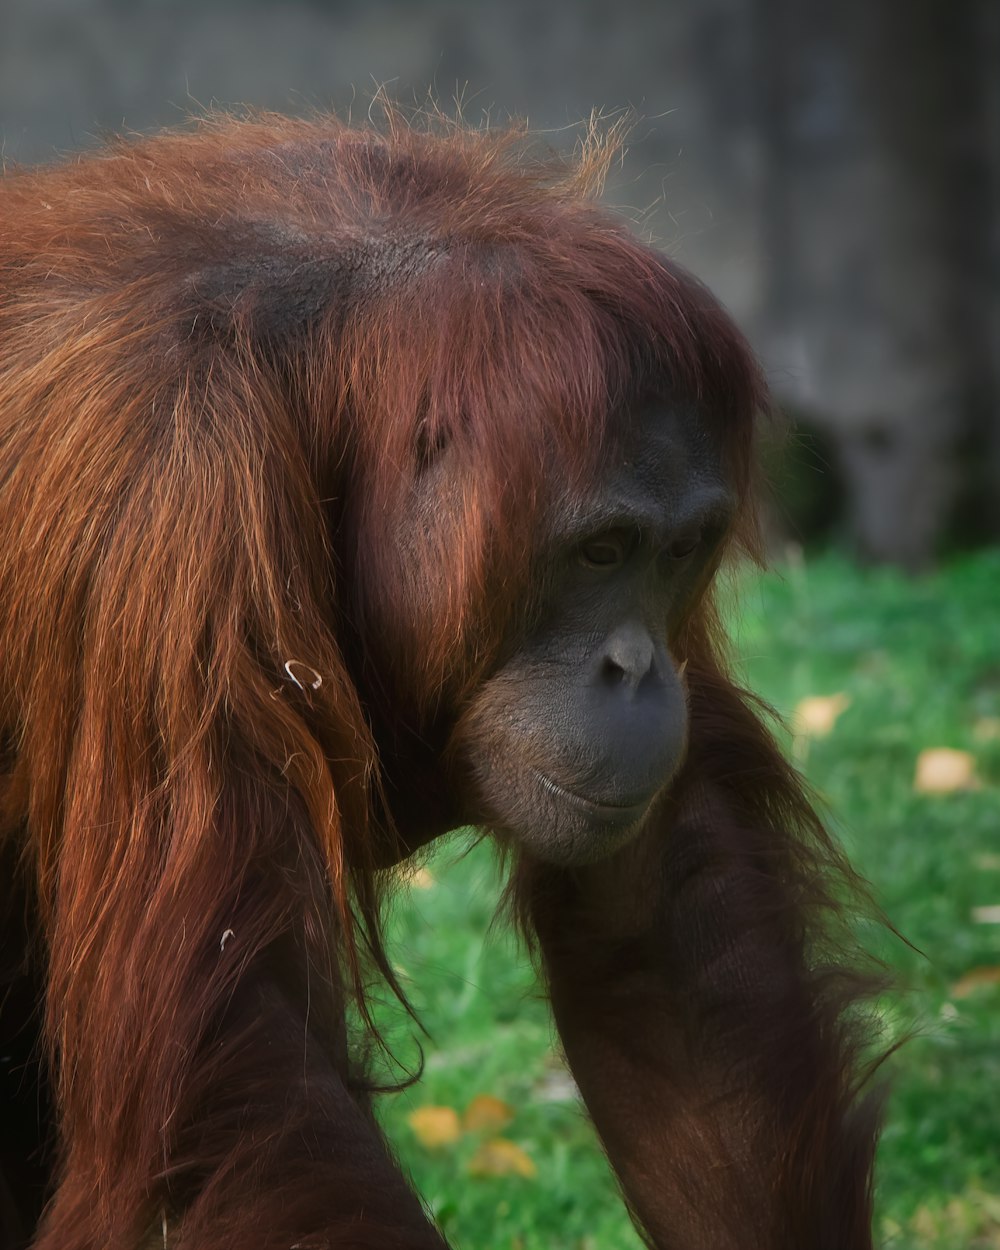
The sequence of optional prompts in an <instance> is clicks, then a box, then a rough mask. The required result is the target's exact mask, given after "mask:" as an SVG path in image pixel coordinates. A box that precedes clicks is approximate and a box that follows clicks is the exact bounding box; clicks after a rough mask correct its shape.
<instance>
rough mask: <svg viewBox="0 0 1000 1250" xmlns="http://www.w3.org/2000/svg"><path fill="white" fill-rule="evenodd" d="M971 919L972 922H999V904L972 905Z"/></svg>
mask: <svg viewBox="0 0 1000 1250" xmlns="http://www.w3.org/2000/svg"><path fill="white" fill-rule="evenodd" d="M972 920H973V923H974V924H1000V906H998V905H997V904H996V903H993V904H991V905H990V906H989V907H973V909H972Z"/></svg>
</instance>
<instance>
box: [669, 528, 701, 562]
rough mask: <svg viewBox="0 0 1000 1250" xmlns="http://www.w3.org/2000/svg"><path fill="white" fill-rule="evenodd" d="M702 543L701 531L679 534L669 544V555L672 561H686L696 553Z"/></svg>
mask: <svg viewBox="0 0 1000 1250" xmlns="http://www.w3.org/2000/svg"><path fill="white" fill-rule="evenodd" d="M700 543H701V531H700V530H694V531H692V532H691V533H689V534H678V535H677V537H676V538H674V539H673V540H672V541H671V542H669V543H667V555H668V556H669V557H670V559H671V560H684V559H686V558H687V556H689V555H691V554H692V552H694V551H696V550H697V548H698V546H699V544H700Z"/></svg>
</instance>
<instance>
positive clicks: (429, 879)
mask: <svg viewBox="0 0 1000 1250" xmlns="http://www.w3.org/2000/svg"><path fill="white" fill-rule="evenodd" d="M396 873H397V874H398V876H399V880H400V882H401V883H402V884H403V885H409V886H412V887H413V888H414V889H415V890H429V889H430V888H431V886H432V885H434V877H433V876H432V874H431V873H430V872H429V871H428V870H427V869H426V868H424V867H423V865H421V864H400V865H399V867H398V868H397V869H396Z"/></svg>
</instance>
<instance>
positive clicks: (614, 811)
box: [531, 768, 652, 820]
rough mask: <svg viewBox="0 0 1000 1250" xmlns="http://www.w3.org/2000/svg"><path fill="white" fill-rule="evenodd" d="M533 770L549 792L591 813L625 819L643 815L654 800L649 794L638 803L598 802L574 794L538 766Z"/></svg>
mask: <svg viewBox="0 0 1000 1250" xmlns="http://www.w3.org/2000/svg"><path fill="white" fill-rule="evenodd" d="M531 771H532V772H533V773H534V774H535V776H536V777H537V778H538V780H539V781H540V782H541V783H542V786H543V787H544V788H545V789H546V790H548V792H549V794H554V795H555V796H556V798H559V799H563V800H564V801H566V802H568V803H572V804H573V805H574V806H575V807H580V808H583V809H584V810H585V811H587V812H590V813H591V814H593V813H596V814H598V815H600V816H608V817H611V818H613V819H614V820H624V819H626V818H627V817H629V816H641V815H642V813H643V812H644V811H645V810H646V808H647V807H649V805H650V803H651V801H652V795H648V796H647V797H646V798H643V799H640V800H639V802H637V803H598V802H596V801H595V800H594V799H586V798H584V796H583V795H582V794H574V792H573V791H572V790H567V789H566V787H565V786H561V785H559V783H558V782H557V781H553V780H552V778H551V777H546V776H545V774H544V773H540V772H539V771H538V769H537V768H533V769H532V770H531Z"/></svg>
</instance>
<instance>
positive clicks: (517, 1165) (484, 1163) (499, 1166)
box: [469, 1137, 538, 1180]
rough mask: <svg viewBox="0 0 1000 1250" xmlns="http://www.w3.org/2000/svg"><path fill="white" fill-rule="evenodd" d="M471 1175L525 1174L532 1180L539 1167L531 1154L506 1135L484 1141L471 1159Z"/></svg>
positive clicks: (524, 1175)
mask: <svg viewBox="0 0 1000 1250" xmlns="http://www.w3.org/2000/svg"><path fill="white" fill-rule="evenodd" d="M469 1174H470V1175H471V1176H523V1177H525V1178H526V1179H527V1180H531V1179H532V1178H533V1177H535V1176H537V1175H538V1169H537V1168H536V1167H535V1164H534V1161H533V1160H532V1159H531V1157H530V1155H528V1154H526V1153H525V1151H523V1150H522V1149H521V1147H520V1146H517V1145H515V1144H514V1142H512V1141H508V1139H507V1138H506V1137H493V1138H491V1139H490V1140H489V1141H484V1142H483V1144H482V1145H481V1146H480V1147H479V1149H478V1150H477V1151H476V1153H475V1154H474V1155H473V1156H472V1158H471V1159H470V1160H469Z"/></svg>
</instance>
